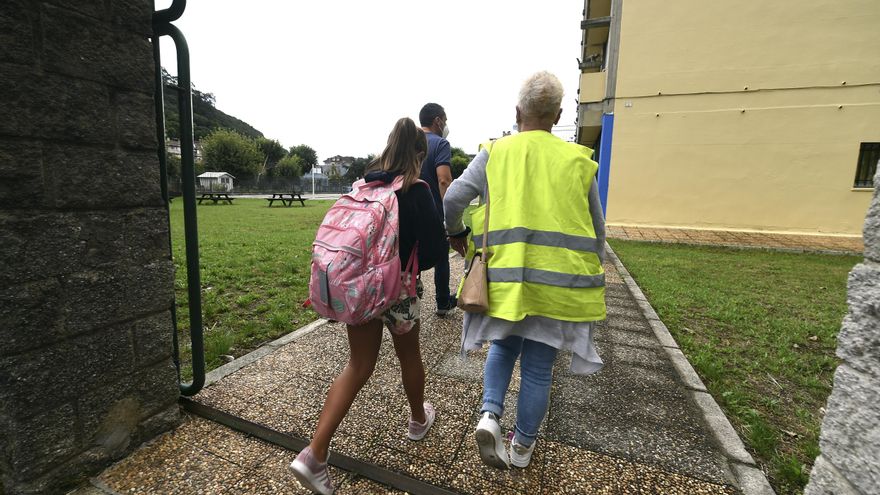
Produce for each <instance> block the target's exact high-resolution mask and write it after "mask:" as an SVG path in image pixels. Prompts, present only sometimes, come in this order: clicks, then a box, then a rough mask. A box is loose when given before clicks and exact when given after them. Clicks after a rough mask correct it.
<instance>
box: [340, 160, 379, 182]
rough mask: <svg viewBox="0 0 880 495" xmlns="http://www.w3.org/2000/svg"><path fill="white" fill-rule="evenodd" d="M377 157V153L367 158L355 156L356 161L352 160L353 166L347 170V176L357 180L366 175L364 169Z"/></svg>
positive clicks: (351, 179)
mask: <svg viewBox="0 0 880 495" xmlns="http://www.w3.org/2000/svg"><path fill="white" fill-rule="evenodd" d="M375 159H376V155H372V154H371V155H369V156H367V157H366V158H355V159H354V161H352V162H351V166H349V167H348V171H346V172H345V178H346V179H348V180H350V181H355V180H357V179H360V178H361V177H363V176H364V170H365V169H366V168H367V165H369V164H370V163H372V161H373V160H375Z"/></svg>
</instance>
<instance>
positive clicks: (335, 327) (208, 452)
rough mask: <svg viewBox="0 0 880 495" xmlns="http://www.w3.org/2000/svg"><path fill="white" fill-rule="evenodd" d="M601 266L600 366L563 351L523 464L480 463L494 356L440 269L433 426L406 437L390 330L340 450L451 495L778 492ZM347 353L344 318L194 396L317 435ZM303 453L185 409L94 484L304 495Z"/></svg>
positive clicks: (345, 426) (635, 297)
mask: <svg viewBox="0 0 880 495" xmlns="http://www.w3.org/2000/svg"><path fill="white" fill-rule="evenodd" d="M612 258H613V257H612ZM606 270H607V302H608V311H609V317H608V320H607V321H606V322H605V323H603V324H602V327H601V328H600V329H599V331H598V337H597V341H598V346H599V350H600V354H601V356H602V358H603V359H604V360H605V363H606V365H605V368H604V369H603V370H602V371H601V372H599V373H597V374H595V375H592V376H588V377H581V376H574V375H571V374H570V373H569V372H568V366H569V359H570V356H568V355H561V356H560V358H559V360H558V362H557V366H556V369H555V372H554V382H553V392H552V396H551V404H550V410H549V413H548V417H547V419H546V421H545V423H544V426H543V432H542V436H541V437H540V439H539V443H538V446H537V449H536V451H535V454H534V457H533V460H532V463H531V465H530V466H529V467H528V468H527V469H514V470H510V471H500V470H496V469H493V468H489V467H486V466H484V465H483V464H482V463H481V462H480V459H479V457H478V454H477V450H476V446H475V442H474V438H473V431H474V429H475V427H476V422H477V418H478V408H479V405H480V402H481V401H480V398H481V388H482V383H481V375H482V362H483V359H484V357H485V349H484V350H483V351H482V352H481V353H477V354H476V355H472V356H471V358H469V359H468V360H465V361H462V360H461V359H460V358H459V357H458V348H459V335H460V325H461V312H460V311H457V312H456V313H454V314H453V315H450V316H448V317H447V318H444V319H439V318H436V317H435V316H434V315H433V310H434V307H433V297H432V292H433V287H432V286H431V285H432V284H431V283H430V282H431V281H432V278H433V277H432V274H431V273H430V272H426V273H425V274H424V275H423V279H424V282H425V285H426V294H425V296H426V297H425V301H426V304H425V306H424V310H423V311H424V313H423V317H424V319H423V330H422V349H423V356H424V360H425V365H426V370H427V390H426V397H427V400H429V401H431V402H433V403H434V405H435V406H436V408H437V411H438V416H437V421H436V423H435V426H434V428H433V429H432V431H431V432H430V433H429V435H428V436H427V437H426V438H425V440H423V441H421V442H411V441H409V440H408V439H407V438H406V436H405V431H406V419H407V416H408V408H407V406H406V401H405V398H404V394H403V390H402V387H401V385H400V378H399V368H398V365H397V363H396V358H395V356H394V351H393V347H392V345H391V342H390V338H389V337H388V336H387V335H386V341H385V342H383V347H382V351H381V354H380V358H379V363H378V365H377V369H376V372H375V374H374V376H373V378H372V379H371V380H370V382H369V383H368V384H367V386H366V387H365V388H364V390H363V391H362V392H361V394H360V395H359V396H358V398H357V400H356V402H355V404H354V406H353V407H352V410H351V412H350V413H349V415H348V417H347V418H346V419H345V421H344V422H343V423H342V425H341V427H340V429H339V431H338V433H337V435H336V437H335V438H334V442H333V444H332V445H331V449H334V450H336V451H338V452H340V453H343V454H346V455H349V456H352V457H355V458H357V459H360V460H364V461H367V462H371V463H374V464H376V465H378V466H381V467H384V468H387V469H389V470H393V471H396V472H400V473H404V474H406V475H408V476H411V477H413V478H417V479H419V480H423V481H425V482H428V483H430V484H432V485H436V486H439V487H443V488H445V489H447V490H449V491H452V492H455V493H467V494H483V493H486V494H496V493H510V494H538V493H572V494H575V493H577V494H583V493H602V494H606V493H607V494H631V493H661V494H697V493H700V494H702V493H706V494H709V493H711V494H734V493H745V494H756V493H772V490H771V489H770V487H769V484H767V481H766V478H764V476H763V474H762V473H761V471H759V470H758V469H757V468H756V467H755V466H754V462H753V461H752V458H751V457H750V456H749V454H748V453H747V452H746V451H745V449H744V447H743V445H742V443H741V442H740V440H739V438H738V437H737V436H736V432H735V431H734V430H733V428H732V427H731V426H730V424H729V423H728V422H727V419H726V418H725V417H724V415H723V414H722V413H721V410H720V409H719V408H718V406H717V404H715V401H714V400H712V398H711V396H709V395H708V394H706V393H705V387H704V386H703V384H702V382H700V380H699V378H698V377H697V376H696V374H695V373H694V371H693V369H692V368H691V367H690V365H689V364H688V363H687V361H686V360H685V359H684V356H683V355H682V354H681V352H680V351H679V350H678V348H677V346H676V345H675V342H674V341H673V340H672V338H671V336H669V333H668V332H667V331H666V329H665V327H664V326H663V324H662V322H660V321H659V320H658V319H657V317H656V314H655V313H654V312H653V310H652V309H651V308H650V305H649V304H648V303H647V301H646V300H645V298H644V296H643V295H642V293H641V291H640V290H639V289H638V287H637V286H636V285H635V282H634V281H633V280H632V279H631V278H630V277H629V276H628V274H627V273H626V270H625V268H623V266H622V265H620V264H619V262H618V261H617V260H616V258H613V259H612V261H611V262H609V263H608V264H607V266H606ZM452 271H453V279H456V278H457V277H460V276H461V260H460V258H456V259H454V260H453V270H452ZM347 352H348V349H347V343H346V339H345V330H344V327H343V326H342V325H340V324H330V323H326V324H325V323H319V324H313V325H311V326H309V327H307V328H305V329H302V330H300V331H298V332H296V333H294V334H292V335H289V336H287V337H285V338H283V339H281V340H279V341H276V342H275V343H273V344H270V345H267V346H264V347H263V348H261V349H260V350H258V351H255V353H252V355H250V358H248V357H245V358H241V359H239V360H236V361H234V362H232V363H229V364H227V365H225V366H224V367H223V368H220V369H218V370H215V372H213V373H212V374H211V375H209V381H213V383H211V384H210V386H208V387H207V388H206V389H205V390H204V391H202V392H201V393H199V394H198V395H197V396H196V397H195V400H196V401H198V402H200V403H202V404H206V405H210V406H213V407H216V408H218V409H221V410H223V411H227V412H229V413H231V414H233V415H236V416H239V417H242V418H245V419H248V420H250V421H252V422H255V423H259V424H262V425H265V426H268V427H270V428H272V429H274V430H277V431H279V432H283V433H288V434H291V435H294V436H300V437H303V438H308V437H310V435H311V433H312V432H313V430H314V427H315V423H316V421H317V418H318V414H319V412H320V409H321V405H322V402H323V400H324V397H325V395H326V392H327V389H328V387H329V385H330V381H331V380H332V379H333V377H334V376H335V375H336V373H338V372H339V371H340V370H341V369H342V367H343V365H344V364H345V361H346V357H347ZM215 380H216V381H215ZM518 385H519V382H518V371H517V370H515V373H514V380H513V383H512V385H511V391H510V395H509V396H508V398H507V407H508V410H507V412H506V414H505V417H504V418H503V419H502V427H503V428H507V429H511V428H512V421H513V418H514V417H515V414H516V412H515V405H516V399H515V397H516V396H515V394H516V391H517V390H518ZM294 455H295V454H294V453H293V452H290V451H287V450H284V449H282V448H279V447H276V446H274V445H271V444H268V443H265V442H263V441H260V440H258V439H255V438H252V437H249V436H247V435H244V434H241V433H238V432H235V431H233V430H230V429H228V428H225V427H222V426H219V425H217V424H215V423H212V422H210V421H207V420H204V419H201V418H199V417H196V416H187V417H186V419H185V422H184V424H183V425H182V426H181V427H179V428H178V429H177V430H176V431H174V432H171V433H169V434H166V435H164V436H162V437H160V438H158V439H156V440H155V441H153V442H152V443H151V444H149V445H146V446H144V447H142V448H140V449H139V450H137V451H136V452H134V453H133V454H132V455H130V456H129V457H127V458H126V459H124V460H122V461H121V462H119V463H117V464H116V465H114V466H112V467H110V468H108V469H107V470H105V471H104V472H103V473H102V474H101V475H99V476H98V477H97V478H96V479H95V480H93V484H94V485H95V486H96V487H98V488H97V490H99V491H100V492H103V493H149V494H152V493H155V494H160V493H161V494H171V493H181V494H183V493H187V494H189V493H193V494H195V493H211V494H214V493H217V494H221V493H222V494H273V493H279V494H280V493H304V492H303V490H302V489H301V488H300V487H299V485H298V484H297V483H296V481H295V480H294V478H293V477H292V476H291V475H290V474H289V473H288V472H287V469H286V467H287V464H288V463H290V461H291V460H292V459H293V457H294ZM331 475H332V476H333V477H334V480H335V482H336V483H337V484H338V485H339V486H340V489H339V490H338V492H337V493H340V494H353V493H401V492H399V491H395V490H391V489H389V488H388V487H384V486H382V485H379V484H377V483H375V482H373V481H370V480H368V479H366V478H363V477H359V476H357V475H353V474H351V473H346V472H342V471H340V470H338V469H335V468H334V469H331ZM92 490H96V488H92Z"/></svg>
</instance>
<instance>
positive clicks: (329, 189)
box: [168, 177, 351, 197]
mask: <svg viewBox="0 0 880 495" xmlns="http://www.w3.org/2000/svg"><path fill="white" fill-rule="evenodd" d="M225 187H226V184H214V185H213V187H203V186H201V185H200V184H199V183H198V182H197V183H196V191H198V192H210V191H222V192H226V189H225ZM181 190H182V189H181V184H180V179H176V178H173V177H169V178H168V194H169V195H170V196H171V197H176V196H180V195H181ZM350 190H351V181H347V180H344V179H324V180H316V181H315V183H314V191H315V194H342V193H346V192H348V191H350ZM229 192H232V193H238V194H271V193H280V192H299V193H308V194H311V192H312V181H310V180H302V179H300V178H299V177H297V178H290V177H261V178H259V179H256V178H254V179H236V180H235V183H234V185H233V187H232V189H231V190H230V191H229Z"/></svg>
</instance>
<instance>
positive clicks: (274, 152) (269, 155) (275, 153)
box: [256, 137, 287, 168]
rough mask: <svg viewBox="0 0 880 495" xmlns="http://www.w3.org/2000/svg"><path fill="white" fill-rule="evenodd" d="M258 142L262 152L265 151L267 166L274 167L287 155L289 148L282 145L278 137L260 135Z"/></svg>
mask: <svg viewBox="0 0 880 495" xmlns="http://www.w3.org/2000/svg"><path fill="white" fill-rule="evenodd" d="M256 144H257V148H259V149H260V152H261V153H263V157H264V160H265V161H266V167H267V168H272V167H273V166H275V164H276V163H278V161H279V160H281V159H282V158H284V157H285V156H287V150H286V149H284V146H281V143H279V142H278V140H277V139H269V138H265V137H259V138H257V139H256Z"/></svg>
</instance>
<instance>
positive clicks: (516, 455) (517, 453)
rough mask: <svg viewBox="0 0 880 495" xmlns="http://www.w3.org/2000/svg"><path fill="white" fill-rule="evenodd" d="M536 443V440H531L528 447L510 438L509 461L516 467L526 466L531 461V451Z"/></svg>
mask: <svg viewBox="0 0 880 495" xmlns="http://www.w3.org/2000/svg"><path fill="white" fill-rule="evenodd" d="M537 443H538V441H537V440H535V441H534V442H532V444H531V445H530V446H528V447H526V446H525V445H520V444H518V443H517V442H516V440H514V439H511V440H510V463H511V464H513V465H514V466H516V467H519V468H524V467H528V466H529V463H530V462H531V461H532V452H534V451H535V445H536V444H537Z"/></svg>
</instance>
